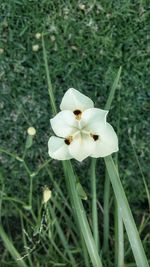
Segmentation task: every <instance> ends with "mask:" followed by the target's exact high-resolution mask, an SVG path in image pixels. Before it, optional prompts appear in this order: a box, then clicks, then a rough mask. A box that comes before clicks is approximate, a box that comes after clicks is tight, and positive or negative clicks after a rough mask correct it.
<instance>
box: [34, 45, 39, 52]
mask: <svg viewBox="0 0 150 267" xmlns="http://www.w3.org/2000/svg"><path fill="white" fill-rule="evenodd" d="M32 50H33V51H34V52H37V51H38V50H39V45H38V44H36V45H32Z"/></svg>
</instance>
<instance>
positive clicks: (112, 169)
mask: <svg viewBox="0 0 150 267" xmlns="http://www.w3.org/2000/svg"><path fill="white" fill-rule="evenodd" d="M104 160H105V164H106V168H107V170H108V174H109V177H110V180H111V183H112V187H113V190H114V193H115V196H116V200H117V203H118V208H119V213H120V214H121V216H122V219H123V222H124V225H125V228H126V231H127V235H128V238H129V241H130V245H131V248H132V251H133V254H134V257H135V261H136V264H137V266H138V267H143V266H144V267H149V264H148V261H147V258H146V255H145V252H144V249H143V245H142V242H141V240H140V237H139V233H138V230H137V228H136V225H135V222H134V219H133V216H132V213H131V210H130V207H129V204H128V201H127V198H126V195H125V192H124V189H123V187H122V184H121V181H120V178H119V174H118V171H117V169H116V166H115V164H114V162H113V159H112V157H111V156H107V157H106V158H104Z"/></svg>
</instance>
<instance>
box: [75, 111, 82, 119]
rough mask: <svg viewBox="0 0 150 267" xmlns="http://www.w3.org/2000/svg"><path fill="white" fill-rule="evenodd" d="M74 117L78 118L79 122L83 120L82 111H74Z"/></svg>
mask: <svg viewBox="0 0 150 267" xmlns="http://www.w3.org/2000/svg"><path fill="white" fill-rule="evenodd" d="M73 113H74V115H75V116H76V119H77V120H80V119H81V114H82V111H81V110H79V109H76V110H74V111H73Z"/></svg>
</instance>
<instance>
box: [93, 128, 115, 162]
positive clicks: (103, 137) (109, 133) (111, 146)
mask: <svg viewBox="0 0 150 267" xmlns="http://www.w3.org/2000/svg"><path fill="white" fill-rule="evenodd" d="M118 150H119V148H118V137H117V135H116V133H115V131H114V129H113V127H112V126H111V125H110V124H109V123H106V126H105V127H104V128H103V129H102V130H101V134H100V136H99V139H98V140H97V141H95V149H94V152H93V153H92V155H91V157H94V158H98V157H106V156H108V155H111V154H112V153H113V152H117V151H118Z"/></svg>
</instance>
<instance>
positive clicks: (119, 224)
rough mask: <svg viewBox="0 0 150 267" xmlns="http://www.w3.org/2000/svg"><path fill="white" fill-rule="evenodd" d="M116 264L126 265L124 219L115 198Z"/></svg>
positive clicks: (119, 266)
mask: <svg viewBox="0 0 150 267" xmlns="http://www.w3.org/2000/svg"><path fill="white" fill-rule="evenodd" d="M115 266H116V267H123V266H124V234H123V221H122V217H121V214H120V213H119V208H118V203H117V201H116V199H115Z"/></svg>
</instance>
